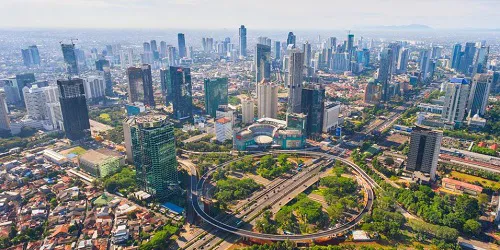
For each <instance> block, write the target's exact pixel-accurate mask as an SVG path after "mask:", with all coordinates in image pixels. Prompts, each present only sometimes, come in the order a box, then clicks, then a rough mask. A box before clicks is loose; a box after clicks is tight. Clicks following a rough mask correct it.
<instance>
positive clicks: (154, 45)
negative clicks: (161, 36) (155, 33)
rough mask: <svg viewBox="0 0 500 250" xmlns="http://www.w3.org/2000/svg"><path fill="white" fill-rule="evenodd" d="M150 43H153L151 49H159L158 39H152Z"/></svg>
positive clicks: (154, 50)
mask: <svg viewBox="0 0 500 250" xmlns="http://www.w3.org/2000/svg"><path fill="white" fill-rule="evenodd" d="M149 44H151V51H152V52H156V51H158V46H157V45H156V40H151V42H150V43H149Z"/></svg>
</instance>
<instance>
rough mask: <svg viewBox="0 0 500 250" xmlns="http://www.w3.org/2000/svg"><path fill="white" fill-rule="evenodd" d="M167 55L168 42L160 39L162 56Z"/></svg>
mask: <svg viewBox="0 0 500 250" xmlns="http://www.w3.org/2000/svg"><path fill="white" fill-rule="evenodd" d="M165 57H167V42H165V41H160V58H165Z"/></svg>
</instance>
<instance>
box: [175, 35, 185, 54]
mask: <svg viewBox="0 0 500 250" xmlns="http://www.w3.org/2000/svg"><path fill="white" fill-rule="evenodd" d="M177 40H178V43H179V58H184V57H186V56H187V50H186V39H185V38H184V34H182V33H179V34H177Z"/></svg>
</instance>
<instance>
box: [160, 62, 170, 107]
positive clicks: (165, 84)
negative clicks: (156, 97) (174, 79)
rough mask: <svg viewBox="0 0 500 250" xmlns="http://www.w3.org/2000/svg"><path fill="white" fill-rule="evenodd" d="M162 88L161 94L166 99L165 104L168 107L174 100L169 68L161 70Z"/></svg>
mask: <svg viewBox="0 0 500 250" xmlns="http://www.w3.org/2000/svg"><path fill="white" fill-rule="evenodd" d="M160 87H161V94H162V96H163V98H165V104H166V105H168V104H169V103H170V102H171V101H172V100H171V97H170V94H171V93H172V84H171V83H170V70H169V68H162V69H160Z"/></svg>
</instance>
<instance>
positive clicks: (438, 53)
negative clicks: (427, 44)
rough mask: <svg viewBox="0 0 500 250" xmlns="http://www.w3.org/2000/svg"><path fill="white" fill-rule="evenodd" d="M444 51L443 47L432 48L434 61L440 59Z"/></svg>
mask: <svg viewBox="0 0 500 250" xmlns="http://www.w3.org/2000/svg"><path fill="white" fill-rule="evenodd" d="M442 51H443V47H441V46H432V54H431V58H432V59H440V58H441V52H442Z"/></svg>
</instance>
